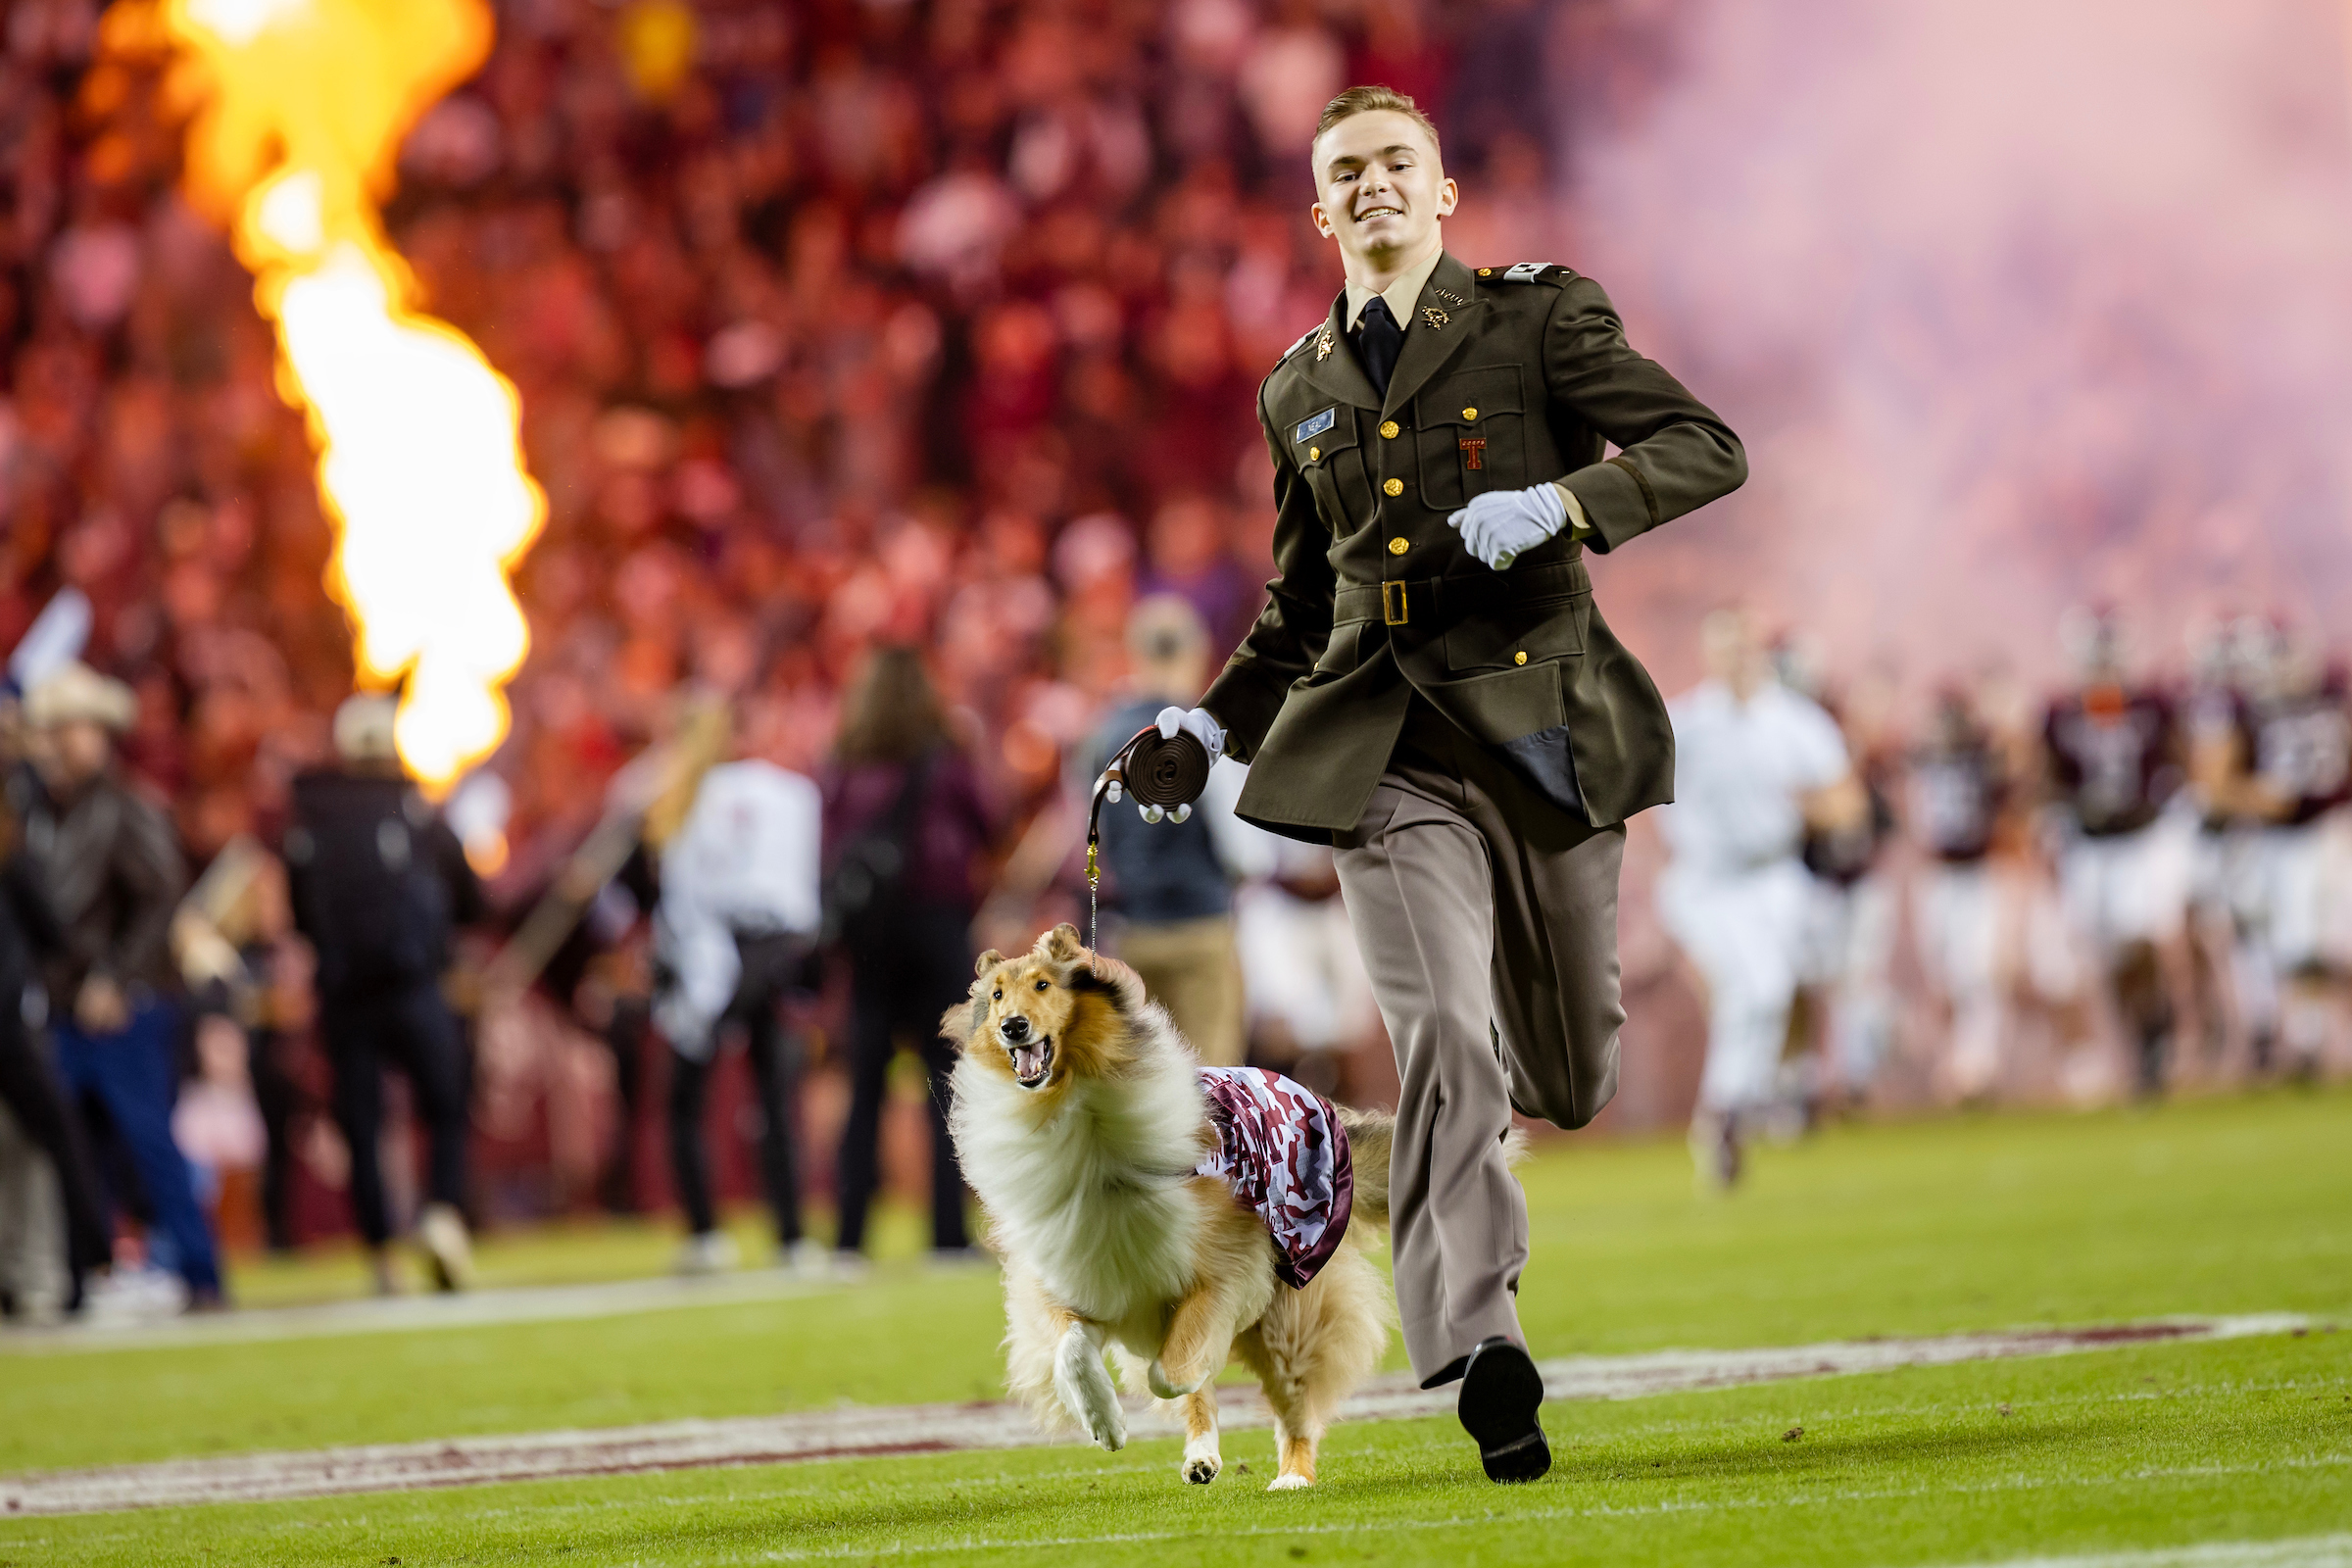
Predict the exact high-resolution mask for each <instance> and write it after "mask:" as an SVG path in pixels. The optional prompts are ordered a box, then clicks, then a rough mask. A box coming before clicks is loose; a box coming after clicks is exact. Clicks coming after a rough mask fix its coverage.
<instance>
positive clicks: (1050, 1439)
mask: <svg viewBox="0 0 2352 1568" xmlns="http://www.w3.org/2000/svg"><path fill="white" fill-rule="evenodd" d="M2309 1326H2310V1320H2309V1319H2307V1318H2305V1317H2302V1316H2300V1315H2298V1314H2293V1313H2264V1314H2260V1315H2253V1316H2240V1317H2206V1318H2164V1319H2157V1320H2152V1321H2148V1322H2141V1323H2129V1324H2119V1325H2108V1326H2102V1327H2092V1328H2076V1329H2018V1330H2012V1331H2009V1332H2006V1333H1997V1334H1955V1335H1946V1336H1941V1337H1938V1338H1934V1339H1908V1340H1896V1339H1887V1340H1854V1341H1836V1342H1831V1343H1828V1344H1823V1345H1805V1346H1789V1347H1768V1348H1757V1349H1744V1350H1659V1351H1653V1352H1650V1353H1647V1354H1642V1355H1613V1356H1570V1357H1564V1358H1561V1359H1557V1360H1549V1361H1545V1362H1544V1363H1543V1370H1544V1395H1545V1397H1548V1398H1552V1399H1628V1398H1638V1397H1642V1396H1645V1395H1654V1394H1671V1393H1679V1392H1683V1391H1688V1390H1696V1389H1723V1388H1735V1387H1739V1386H1741V1385H1746V1384H1755V1383H1774V1382H1783V1381H1787V1380H1789V1379H1794V1378H1812V1377H1835V1376H1842V1375H1846V1374H1850V1373H1857V1372H1884V1371H1890V1370H1892V1369H1894V1368H1897V1367H1926V1366H1950V1365H1953V1364H1956V1363H1959V1362H1963V1361H1985V1360H1998V1359H2003V1358H2009V1357H2017V1356H2043V1355H2065V1354H2072V1353H2076V1352H2080V1351H2085V1350H2102V1349H2113V1348H2119V1347H2123V1346H2129V1345H2146V1344H2157V1343H2165V1342H2182V1341H2205V1340H2219V1339H2237V1338H2243V1337H2245V1336H2248V1335H2261V1334H2285V1333H2292V1332H2295V1331H2297V1330H2303V1329H2308V1327H2309ZM1454 1393H1455V1391H1454V1390H1452V1389H1450V1388H1446V1389H1430V1390H1423V1389H1418V1388H1415V1387H1414V1386H1413V1383H1412V1380H1411V1378H1410V1376H1409V1375H1403V1374H1390V1375H1388V1376H1384V1377H1379V1378H1375V1379H1373V1380H1372V1381H1371V1382H1370V1383H1369V1384H1367V1385H1366V1386H1365V1387H1364V1388H1363V1389H1362V1390H1360V1391H1359V1392H1358V1393H1357V1394H1356V1395H1355V1396H1354V1397H1352V1398H1351V1399H1349V1400H1348V1404H1347V1405H1346V1406H1345V1407H1344V1408H1343V1409H1342V1411H1341V1413H1340V1419H1342V1420H1348V1421H1380V1420H1402V1419H1409V1418H1412V1417H1416V1416H1428V1415H1442V1414H1447V1413H1450V1412H1451V1410H1452V1409H1453V1403H1454ZM1217 1397H1218V1404H1219V1407H1220V1423H1221V1424H1222V1425H1224V1426H1226V1427H1229V1428H1239V1427H1263V1426H1268V1425H1270V1424H1271V1423H1272V1419H1273V1418H1272V1415H1271V1412H1269V1411H1268V1410H1267V1408H1266V1406H1265V1401H1264V1399H1263V1397H1261V1396H1260V1395H1259V1394H1258V1393H1257V1391H1256V1390H1255V1389H1253V1388H1249V1387H1231V1388H1228V1387H1220V1388H1219V1389H1218V1395H1217ZM1131 1424H1132V1425H1133V1427H1134V1430H1135V1434H1136V1436H1138V1437H1145V1436H1156V1435H1160V1434H1161V1433H1163V1432H1165V1431H1173V1430H1174V1426H1173V1423H1172V1420H1171V1419H1170V1417H1169V1416H1168V1415H1167V1414H1165V1413H1162V1412H1155V1411H1151V1410H1148V1409H1143V1408H1140V1407H1139V1408H1136V1409H1135V1411H1134V1414H1133V1415H1132V1416H1131ZM1067 1441H1068V1440H1067V1439H1065V1438H1058V1437H1054V1436H1051V1435H1047V1434H1043V1433H1040V1432H1039V1431H1038V1430H1037V1429H1036V1427H1035V1426H1034V1425H1032V1423H1031V1422H1030V1420H1029V1418H1028V1416H1027V1415H1026V1414H1025V1413H1024V1412H1022V1411H1020V1410H1018V1409H1016V1408H1014V1407H1012V1406H1010V1405H1005V1404H998V1403H971V1404H933V1405H898V1406H870V1407H859V1406H849V1407H844V1408H839V1409H832V1410H809V1411H801V1412H797V1413H794V1414H789V1415H773V1416H742V1417H735V1418H732V1419H725V1420H692V1421H664V1422H659V1423H655V1424H651V1425H645V1426H635V1427H612V1428H603V1429H598V1430H592V1431H575V1432H539V1433H523V1434H515V1435H509V1436H498V1437H477V1438H451V1439H447V1440H443V1441H440V1442H433V1443H401V1444H375V1445H369V1446H354V1447H343V1448H321V1449H317V1450H314V1451H310V1452H300V1453H246V1454H228V1455H223V1456H221V1457H217V1458H207V1459H173V1460H167V1461H164V1462H161V1463H156V1464H140V1465H120V1466H112V1467H108V1468H103V1469H90V1470H65V1471H51V1472H47V1473H36V1474H32V1475H26V1476H19V1477H14V1478H10V1479H5V1480H0V1515H15V1516H19V1517H23V1516H27V1515H35V1514H61V1513H102V1512H109V1511H113V1510H116V1509H122V1508H140V1507H171V1506H180V1505H185V1504H190V1503H201V1502H229V1501H237V1502H252V1501H266V1500H271V1499H277V1498H286V1497H319V1496H331V1495H346V1494H355V1493H369V1492H403V1491H409V1490H413V1489H417V1488H423V1487H453V1486H476V1485H482V1484H486V1483H490V1482H505V1481H540V1480H554V1479H558V1478H563V1477H579V1476H599V1475H626V1474H639V1473H645V1472H650V1471H661V1470H682V1469H697V1468H704V1467H708V1466H712V1465H745V1464H784V1463H790V1462H794V1461H799V1460H809V1459H828V1458H845V1457H851V1456H858V1455H864V1456H878V1455H888V1454H907V1453H943V1452H949V1451H953V1450H957V1449H971V1448H1018V1447H1031V1446H1040V1445H1045V1444H1051V1443H1057V1442H1067Z"/></svg>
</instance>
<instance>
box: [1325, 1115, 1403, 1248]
mask: <svg viewBox="0 0 2352 1568" xmlns="http://www.w3.org/2000/svg"><path fill="white" fill-rule="evenodd" d="M1339 1111H1340V1125H1341V1126H1343V1127H1345V1128H1347V1129H1348V1164H1349V1166H1350V1167H1352V1169H1353V1170H1354V1173H1355V1217H1356V1218H1358V1219H1361V1220H1366V1221H1369V1222H1370V1223H1372V1224H1374V1225H1386V1224H1387V1223H1388V1222H1389V1152H1390V1151H1391V1150H1393V1149H1395V1148H1396V1147H1397V1118H1396V1117H1394V1116H1392V1115H1390V1114H1389V1113H1388V1112H1387V1111H1385V1110H1357V1109H1356V1108H1355V1107H1354V1106H1352V1105H1342V1106H1340V1107H1339Z"/></svg>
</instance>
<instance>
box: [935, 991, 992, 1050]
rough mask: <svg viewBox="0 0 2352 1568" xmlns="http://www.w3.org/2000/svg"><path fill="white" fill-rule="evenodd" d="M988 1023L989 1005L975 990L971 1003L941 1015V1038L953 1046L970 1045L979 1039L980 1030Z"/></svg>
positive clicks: (959, 1005) (954, 1007)
mask: <svg viewBox="0 0 2352 1568" xmlns="http://www.w3.org/2000/svg"><path fill="white" fill-rule="evenodd" d="M987 1022H988V1004H987V1003H986V1002H984V1001H982V1000H981V998H980V995H979V993H978V990H977V989H976V988H975V990H974V992H973V995H972V1000H971V1001H970V1002H968V1003H958V1004H956V1005H955V1006H953V1007H950V1008H949V1009H948V1010H947V1011H946V1012H943V1013H941V1014H940V1015H939V1038H940V1039H942V1040H945V1041H946V1042H947V1043H948V1044H949V1045H951V1046H957V1047H961V1046H964V1045H968V1044H970V1043H971V1042H972V1041H973V1040H976V1039H978V1038H979V1035H980V1028H981V1026H982V1025H983V1024H985V1023H987Z"/></svg>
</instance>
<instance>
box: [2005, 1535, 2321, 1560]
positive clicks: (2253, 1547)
mask: <svg viewBox="0 0 2352 1568" xmlns="http://www.w3.org/2000/svg"><path fill="white" fill-rule="evenodd" d="M1980 1568H2352V1535H2338V1536H2294V1537H2290V1538H2288V1539H2286V1540H2284V1541H2209V1542H2206V1543H2204V1544H2200V1545H2195V1546H2151V1547H2148V1548H2146V1549H2144V1550H2140V1551H2103V1552H2099V1553H2097V1554H2096V1555H2094V1556H2087V1557H2008V1558H2004V1559H2002V1560H2001V1561H2000V1562H1998V1563H1988V1564H1983V1565H1980Z"/></svg>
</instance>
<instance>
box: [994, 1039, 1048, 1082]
mask: <svg viewBox="0 0 2352 1568" xmlns="http://www.w3.org/2000/svg"><path fill="white" fill-rule="evenodd" d="M1005 1050H1006V1051H1009V1052H1011V1053H1012V1076H1013V1077H1014V1078H1015V1079H1016V1080H1017V1081H1018V1082H1019V1083H1020V1086H1021V1087H1022V1088H1023V1089H1035V1088H1036V1087H1038V1085H1040V1084H1042V1083H1044V1082H1045V1081H1046V1075H1047V1074H1048V1073H1050V1072H1052V1071H1053V1070H1054V1042H1053V1040H1052V1039H1051V1038H1048V1039H1043V1040H1031V1041H1027V1042H1025V1043H1023V1044H1021V1045H1017V1046H1006V1047H1005Z"/></svg>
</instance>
